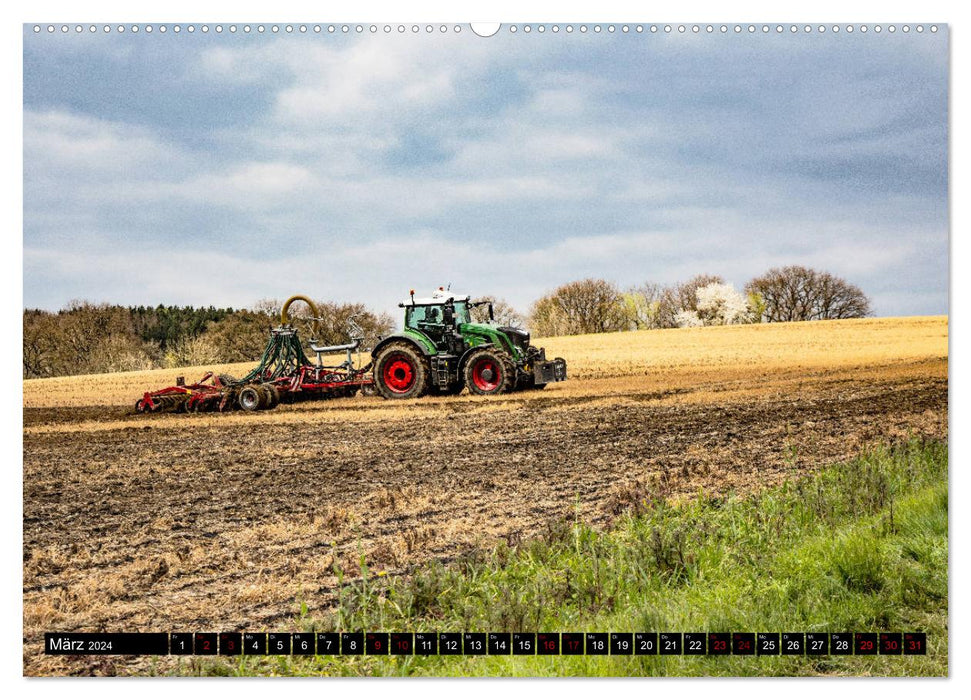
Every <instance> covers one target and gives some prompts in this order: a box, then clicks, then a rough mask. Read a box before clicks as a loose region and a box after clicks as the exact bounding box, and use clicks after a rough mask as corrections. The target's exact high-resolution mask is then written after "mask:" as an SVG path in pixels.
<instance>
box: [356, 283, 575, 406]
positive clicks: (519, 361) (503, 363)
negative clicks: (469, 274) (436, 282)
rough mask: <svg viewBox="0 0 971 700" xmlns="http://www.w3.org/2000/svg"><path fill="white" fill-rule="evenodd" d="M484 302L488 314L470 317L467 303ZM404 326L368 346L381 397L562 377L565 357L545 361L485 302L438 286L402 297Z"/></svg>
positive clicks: (490, 389)
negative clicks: (481, 317)
mask: <svg viewBox="0 0 971 700" xmlns="http://www.w3.org/2000/svg"><path fill="white" fill-rule="evenodd" d="M483 305H485V306H487V308H488V312H489V320H488V321H485V322H482V323H475V322H473V320H472V309H474V308H476V307H481V306H483ZM398 307H399V308H402V309H404V326H403V328H402V330H401V331H400V332H398V333H395V334H393V335H390V336H388V337H386V338H384V339H382V340H381V341H380V342H379V343H378V344H377V345H375V347H374V349H373V350H372V352H371V357H372V360H373V361H372V365H373V367H374V389H375V390H376V391H377V392H378V393H379V394H380V395H381V396H383V397H384V398H387V399H411V398H416V397H419V396H423V395H425V394H439V395H454V394H459V393H461V391H462V390H463V389H465V388H468V390H469V392H470V393H472V394H480V395H488V394H502V393H505V392H509V391H516V390H526V389H542V388H543V387H545V386H546V385H547V384H549V383H550V382H559V381H563V380H564V379H566V360H564V359H563V358H561V357H557V358H556V359H554V360H547V359H546V351H545V349H543V348H536V347H535V346H533V345H530V343H529V333H527V332H526V331H525V330H523V329H521V328H513V327H510V326H501V325H499V323H497V322H496V321H495V316H494V309H493V304H492V302H491V301H490V300H488V299H486V300H480V301H472V299H471V297H470V296H468V295H461V294H455V293H453V292H450V291H447V290H445V289H442V288H441V287H439V289H438V290H437V291H436V292H434V293H433V294H432V295H431V296H430V297H425V298H415V292H414V290H411V292H410V298H409V299H408V300H407V301H404V302H402V303H400V304H398Z"/></svg>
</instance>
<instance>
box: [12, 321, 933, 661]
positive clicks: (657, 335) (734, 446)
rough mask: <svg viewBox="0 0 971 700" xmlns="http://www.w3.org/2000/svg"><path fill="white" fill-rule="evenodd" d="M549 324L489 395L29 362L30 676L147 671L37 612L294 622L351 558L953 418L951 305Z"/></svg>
mask: <svg viewBox="0 0 971 700" xmlns="http://www.w3.org/2000/svg"><path fill="white" fill-rule="evenodd" d="M544 344H545V345H546V346H547V349H548V350H549V351H551V352H550V353H549V354H550V355H562V356H563V357H565V358H566V359H567V361H568V362H569V363H570V373H571V377H573V378H571V380H570V381H568V382H565V383H563V384H560V385H555V386H551V387H549V388H547V389H546V390H544V391H541V392H528V393H519V394H510V395H506V396H502V397H496V398H492V399H490V398H480V397H470V396H469V395H467V394H463V395H461V396H458V397H453V398H425V399H420V400H415V401H408V402H402V403H398V402H386V401H382V400H381V399H378V398H353V399H337V400H332V401H329V402H316V403H305V404H298V405H293V406H281V407H280V408H278V409H276V410H275V411H272V412H266V413H255V414H243V413H233V414H228V415H214V414H209V415H191V416H186V415H149V416H138V415H133V414H132V411H131V409H130V406H131V405H133V403H134V400H135V399H136V398H137V397H138V392H139V391H144V390H145V389H149V388H157V387H158V386H162V385H164V384H165V383H169V382H171V380H172V379H173V378H174V374H175V373H176V371H175V370H167V371H164V372H151V373H137V376H132V375H127V376H126V375H112V377H111V381H112V382H114V384H113V385H112V388H110V389H107V390H106V389H105V388H104V385H99V381H100V380H101V379H103V377H72V378H60V379H54V380H32V381H28V382H25V383H24V671H25V673H27V674H30V675H35V674H40V675H46V674H52V673H53V674H62V673H92V672H97V673H111V672H117V673H131V672H144V671H146V664H147V661H145V660H138V661H130V660H121V659H113V658H112V659H109V660H98V659H97V658H96V657H91V658H87V659H65V658H58V657H44V656H43V655H42V654H41V653H40V650H41V645H42V637H43V632H44V631H45V630H85V631H98V630H102V629H104V630H107V631H123V630H124V631H139V630H144V631H182V630H185V631H190V630H199V631H203V630H206V631H228V630H241V629H247V630H253V631H259V630H281V631H285V630H291V629H297V625H298V622H297V618H298V616H299V610H300V607H301V604H305V605H306V606H307V608H308V610H309V613H310V615H311V616H321V615H322V614H323V613H324V612H325V611H326V609H327V608H328V606H329V605H331V604H332V602H333V600H334V595H335V587H336V583H337V578H336V576H335V566H336V567H339V568H340V569H342V570H343V571H344V572H345V575H346V576H348V577H354V576H355V575H357V574H358V573H359V571H360V561H361V560H362V557H363V558H364V559H365V560H366V561H367V564H368V566H369V567H370V569H371V572H372V574H380V573H387V574H407V572H408V571H409V569H410V568H411V567H413V566H415V565H419V564H421V563H422V562H425V561H428V560H429V559H431V558H437V559H440V560H445V561H448V560H451V559H454V558H455V557H457V556H460V555H462V554H463V553H465V552H468V551H470V550H472V549H475V548H477V547H483V546H489V545H492V544H494V543H496V542H498V541H503V540H505V541H507V542H510V543H515V542H517V541H519V540H521V539H522V538H526V537H530V536H532V535H536V534H538V533H542V532H543V531H544V529H546V528H547V527H549V526H550V524H552V523H554V522H555V521H556V520H557V519H560V518H570V519H574V518H580V519H584V520H587V521H589V522H596V523H601V524H604V525H607V524H609V521H610V520H611V519H612V518H614V517H617V515H618V514H620V513H622V512H623V511H624V510H625V509H627V508H630V507H631V506H632V505H636V503H637V502H638V501H641V500H643V499H644V498H648V497H653V496H658V495H661V496H666V497H669V498H673V499H681V498H690V497H692V496H693V495H695V494H697V493H698V492H699V490H704V491H706V492H710V493H724V492H727V491H730V490H734V491H742V492H744V491H748V490H751V489H755V488H759V487H762V486H765V485H769V484H775V483H779V482H780V481H782V480H783V479H785V478H787V477H790V476H793V475H796V474H798V473H801V472H806V471H809V470H813V469H815V468H818V467H819V466H821V465H823V464H826V463H829V462H833V461H837V460H841V459H845V458H848V457H851V456H853V455H856V454H858V453H859V452H860V451H861V450H862V449H865V448H866V447H867V446H868V445H873V444H877V443H883V442H887V441H893V440H897V439H903V438H906V437H907V436H910V435H915V434H916V435H926V436H934V437H938V438H942V439H947V435H948V424H947V420H948V395H947V392H948V374H947V372H948V369H947V356H948V343H947V319H946V317H934V318H916V319H869V320H864V321H858V322H826V323H815V324H773V325H771V326H752V327H743V328H730V329H719V328H713V329H690V330H684V331H647V332H640V333H627V334H612V335H609V336H583V337H575V338H563V339H551V340H549V341H546V342H545V343H544ZM178 373H184V374H186V375H187V377H190V378H191V376H192V372H191V371H185V372H183V371H181V370H180V371H179V372H178ZM99 386H100V388H99ZM162 670H164V667H163V668H162Z"/></svg>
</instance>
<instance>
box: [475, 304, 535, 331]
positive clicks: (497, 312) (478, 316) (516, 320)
mask: <svg viewBox="0 0 971 700" xmlns="http://www.w3.org/2000/svg"><path fill="white" fill-rule="evenodd" d="M485 298H486V299H489V298H492V297H488V296H487V297H485ZM492 299H493V301H492V315H493V317H494V318H495V320H496V322H497V323H498V324H499V325H500V326H512V327H513V328H522V327H523V326H524V325H526V321H525V319H523V317H522V314H520V313H519V312H518V311H516V309H514V308H513V307H512V305H511V304H509V303H508V302H507V301H506V300H505V299H495V298H492ZM471 316H472V320H473V321H474V322H475V323H485V322H486V321H488V320H489V307H488V305H486V304H483V305H482V306H476V307H474V308H473V309H472V311H471Z"/></svg>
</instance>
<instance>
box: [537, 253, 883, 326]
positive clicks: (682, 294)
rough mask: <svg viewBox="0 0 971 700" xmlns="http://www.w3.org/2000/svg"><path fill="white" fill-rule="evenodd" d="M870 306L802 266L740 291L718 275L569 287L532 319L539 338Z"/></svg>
mask: <svg viewBox="0 0 971 700" xmlns="http://www.w3.org/2000/svg"><path fill="white" fill-rule="evenodd" d="M870 313H871V306H870V300H869V299H868V298H867V296H866V295H865V294H864V293H863V291H862V290H861V289H860V288H859V287H857V286H856V285H853V284H850V283H849V282H847V281H846V280H844V279H842V278H840V277H836V276H835V275H832V274H830V273H828V272H821V271H818V270H813V269H811V268H808V267H802V266H799V265H790V266H787V267H781V268H773V269H771V270H769V271H768V272H766V273H765V274H763V275H760V276H759V277H756V278H754V279H752V280H751V281H750V282H749V283H748V284H746V285H745V287H744V289H743V290H742V291H739V290H737V289H735V288H734V287H733V286H732V285H730V284H727V283H726V282H725V280H724V279H723V278H722V277H720V276H719V275H708V274H703V275H696V276H695V277H692V278H691V279H689V280H687V281H685V282H678V283H675V284H670V285H660V284H656V283H651V282H648V283H645V284H642V285H639V286H635V287H630V288H628V289H625V290H622V289H620V288H618V287H617V286H616V285H614V284H613V283H611V282H608V281H606V280H602V279H585V280H579V281H576V282H570V283H569V284H565V285H563V286H561V287H559V288H558V289H556V290H554V291H553V292H551V293H550V294H547V295H546V296H544V297H542V298H541V299H539V300H537V301H536V302H535V303H534V304H533V306H532V309H531V310H530V313H529V315H528V319H529V325H530V329H531V330H532V332H533V333H534V334H535V335H538V336H554V335H577V334H582V333H605V332H611V331H627V330H644V329H652V328H684V327H691V326H713V325H729V324H737V323H763V322H765V323H772V322H779V321H815V320H826V319H841V318H863V317H865V316H868V315H870Z"/></svg>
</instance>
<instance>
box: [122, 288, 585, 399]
mask: <svg viewBox="0 0 971 700" xmlns="http://www.w3.org/2000/svg"><path fill="white" fill-rule="evenodd" d="M296 301H303V302H305V303H306V304H307V305H308V306H309V307H310V311H311V314H312V317H311V320H312V323H313V325H312V329H311V330H312V333H313V334H314V336H316V335H319V325H318V324H319V322H320V320H321V319H320V318H319V314H318V312H317V309H316V307H315V306H314V304H313V302H312V301H311V300H310V299H308V298H307V297H304V296H299V295H298V296H294V297H291V298H290V299H288V300H287V302H286V303H285V304H284V305H283V309H282V311H281V313H280V325H279V326H278V327H276V328H273V329H272V330H271V331H270V339H269V341H268V343H267V346H266V349H265V350H264V351H263V356H262V357H261V358H260V363H259V365H258V366H257V367H256V368H254V369H253V370H252V371H251V372H250V373H249V374H247V375H246V376H245V377H243V378H242V379H235V378H233V377H229V376H226V375H218V376H214V375H213V374H212V373H211V372H210V373H208V374H206V375H205V376H204V377H203V378H202V379H201V380H199V381H198V382H196V383H195V384H186V383H185V381H184V378H182V377H180V378H179V379H178V380H177V381H176V384H175V386H170V387H166V388H165V389H160V390H159V391H152V392H147V393H146V394H145V395H144V396H143V397H142V398H141V399H139V400H138V402H137V403H136V404H135V410H136V411H138V412H139V413H145V412H156V411H178V412H198V411H227V410H233V409H237V408H238V409H242V410H244V411H257V410H263V409H270V408H273V407H275V406H276V405H277V404H279V403H280V402H281V401H286V402H293V401H298V400H302V399H308V398H336V397H342V396H353V395H355V394H356V393H357V392H359V391H360V392H361V393H363V394H366V395H371V394H375V393H377V394H380V395H381V396H383V397H384V398H386V399H409V398H417V397H419V396H424V395H426V394H439V395H455V394H459V393H461V392H462V390H464V389H466V388H467V389H468V390H469V393H472V394H479V395H490V394H502V393H506V392H510V391H517V390H527V389H542V388H543V387H545V386H546V385H547V384H550V383H551V382H559V381H563V380H564V379H566V361H565V360H564V359H563V358H561V357H557V358H555V359H553V360H547V359H546V351H545V350H544V349H543V348H537V347H535V346H533V345H531V344H530V337H529V333H527V332H526V331H524V330H522V329H521V328H514V327H511V326H502V325H500V324H499V323H497V322H496V320H495V317H494V316H495V314H494V310H493V305H492V302H491V301H489V300H483V301H472V299H471V297H469V296H467V295H458V294H454V293H451V292H448V291H446V290H444V289H442V288H441V287H439V289H438V291H436V292H434V293H433V294H432V295H431V296H430V297H426V298H418V299H416V298H415V292H414V290H412V291H411V294H410V298H409V299H408V300H407V301H404V302H402V303H401V304H399V305H398V306H399V307H400V308H403V309H404V325H403V328H402V330H401V331H399V332H398V333H395V334H392V335H390V336H388V337H386V338H383V339H381V340H380V341H379V342H378V343H377V345H375V347H374V349H373V350H372V351H371V362H369V363H368V364H367V365H365V366H363V367H360V368H356V367H355V365H354V362H353V356H352V353H353V352H354V351H355V350H358V349H359V348H360V345H361V342H362V340H363V336H364V334H363V332H362V330H361V328H360V326H358V325H357V324H356V323H355V322H354V319H353V317H352V318H351V319H350V321H349V326H350V332H349V335H350V338H351V342H350V343H347V344H345V345H330V346H319V345H317V344H316V340H314V339H313V338H312V339H311V341H310V349H311V350H312V351H313V352H314V354H316V356H317V361H316V362H311V360H310V359H309V358H308V357H307V355H306V353H305V352H304V350H303V346H302V345H301V342H300V339H299V337H298V335H297V330H296V328H295V327H294V326H293V325H292V324H291V323H290V318H289V315H288V312H289V309H290V305H291V304H293V303H294V302H296ZM483 305H487V308H488V320H486V321H482V322H473V320H472V310H473V309H475V308H477V307H481V306H483ZM338 352H346V353H347V359H346V360H345V361H344V362H342V363H341V364H339V365H336V366H326V365H324V363H323V356H324V355H330V354H334V353H338Z"/></svg>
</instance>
